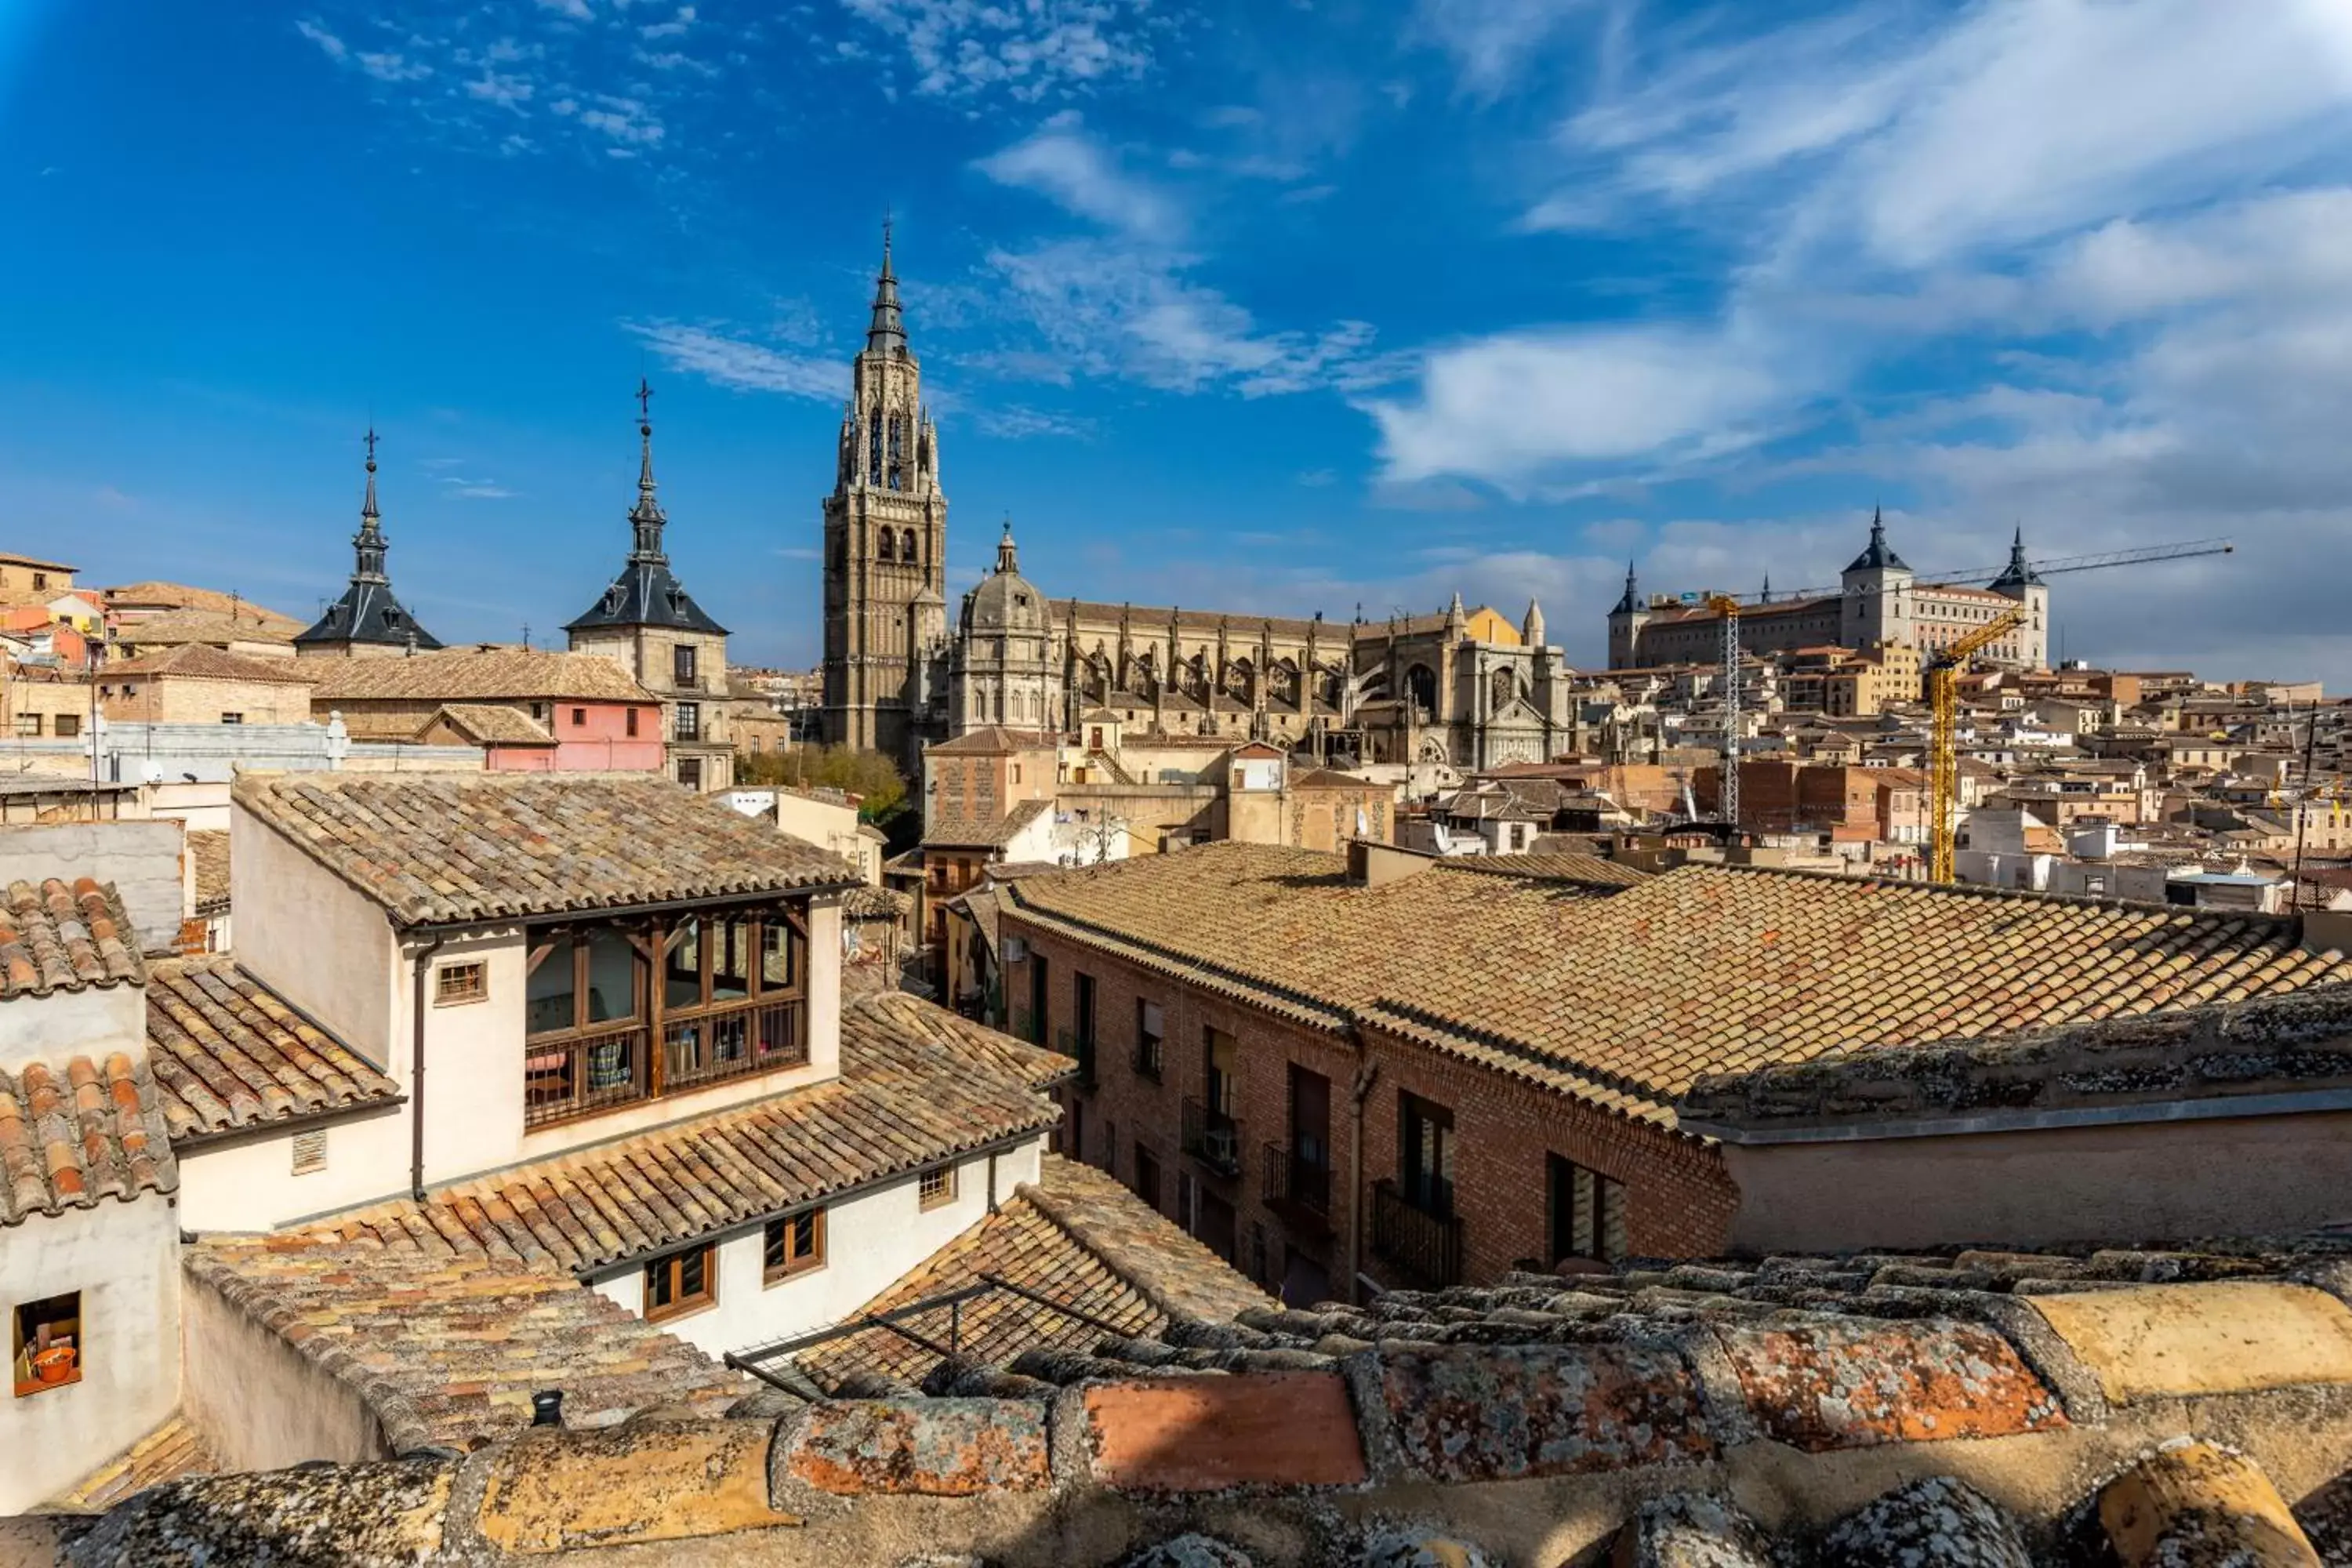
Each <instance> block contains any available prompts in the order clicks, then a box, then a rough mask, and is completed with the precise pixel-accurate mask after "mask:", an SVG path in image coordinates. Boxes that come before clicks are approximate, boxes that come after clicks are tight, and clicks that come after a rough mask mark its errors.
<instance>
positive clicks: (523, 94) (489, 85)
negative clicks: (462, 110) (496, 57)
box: [466, 71, 532, 114]
mask: <svg viewBox="0 0 2352 1568" xmlns="http://www.w3.org/2000/svg"><path fill="white" fill-rule="evenodd" d="M531 92H532V88H531V83H530V79H529V78H527V77H520V76H512V75H509V74H506V73H503V72H499V71H490V72H488V73H486V74H485V75H483V76H482V77H480V78H478V79H476V80H473V81H469V82H467V84H466V96H467V98H470V99H473V100H475V101H477V102H478V103H494V104H496V105H498V106H499V108H500V109H509V110H514V111H515V112H516V113H518V114H520V113H521V112H522V106H523V105H524V104H526V103H528V102H530V97H531Z"/></svg>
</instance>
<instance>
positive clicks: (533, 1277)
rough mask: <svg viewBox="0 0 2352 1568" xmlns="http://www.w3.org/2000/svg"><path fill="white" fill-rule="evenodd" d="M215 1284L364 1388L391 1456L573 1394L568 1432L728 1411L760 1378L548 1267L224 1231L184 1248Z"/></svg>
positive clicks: (481, 1431)
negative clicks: (656, 1412)
mask: <svg viewBox="0 0 2352 1568" xmlns="http://www.w3.org/2000/svg"><path fill="white" fill-rule="evenodd" d="M184 1266H185V1268H186V1270H187V1274H188V1278H189V1281H190V1284H191V1288H192V1289H209V1290H211V1291H214V1292H215V1293H216V1294H218V1295H219V1296H220V1297H221V1298H222V1299H223V1300H226V1301H227V1302H228V1303H229V1304H230V1305H231V1306H233V1307H235V1308H236V1309H237V1310H239V1311H241V1312H243V1313H244V1314H245V1315H246V1316H247V1318H249V1319H251V1320H252V1321H255V1322H256V1323H257V1324H259V1325H260V1326H261V1327H263V1328H265V1329H268V1330H269V1331H272V1332H275V1333H277V1334H279V1335H281V1336H283V1337H284V1338H285V1339H286V1340H287V1342H289V1344H291V1345H292V1347H293V1349H294V1351H295V1352H296V1353H298V1354H299V1355H302V1356H306V1357H308V1358H310V1360H311V1361H313V1362H315V1363H318V1365H319V1366H320V1369H321V1371H322V1372H324V1373H325V1374H326V1375H328V1376H330V1377H332V1378H335V1379H338V1380H341V1382H343V1383H345V1384H348V1385H350V1386H351V1388H352V1392H353V1393H355V1394H357V1395H358V1396H359V1398H360V1399H361V1400H362V1401H363V1402H364V1403H365V1404H366V1405H367V1407H368V1409H369V1410H370V1411H371V1412H372V1413H373V1415H374V1416H375V1418H376V1419H377V1421H379V1422H380V1423H382V1425H383V1432H384V1438H385V1440H386V1442H387V1443H389V1444H390V1446H391V1447H392V1449H393V1451H394V1453H396V1454H397V1453H404V1452H407V1451H409V1450H411V1449H415V1448H419V1447H428V1446H436V1447H451V1448H457V1449H459V1450H461V1451H462V1450H465V1449H468V1448H473V1447H479V1446H480V1445H481V1444H482V1443H483V1442H485V1441H487V1440H488V1439H489V1438H490V1437H493V1436H498V1435H499V1434H500V1433H503V1432H508V1431H512V1430H515V1429H518V1428H520V1427H523V1426H529V1425H530V1415H531V1406H530V1395H531V1393H532V1391H533V1390H535V1389H541V1388H560V1389H562V1391H563V1418H564V1421H565V1423H566V1424H567V1425H572V1426H594V1425H605V1424H610V1423H613V1422H615V1421H618V1420H620V1419H622V1418H623V1417H625V1416H627V1415H633V1414H635V1412H636V1411H638V1410H642V1409H645V1408H646V1407H647V1406H651V1405H666V1406H677V1407H680V1408H681V1409H682V1410H683V1411H688V1412H692V1413H693V1414H695V1415H721V1414H723V1413H724V1412H725V1411H726V1409H727V1407H728V1406H729V1405H732V1404H733V1403H734V1402H735V1401H736V1400H738V1399H740V1398H741V1397H742V1395H743V1394H745V1393H746V1392H747V1391H748V1388H749V1384H748V1383H747V1381H746V1380H745V1379H743V1378H742V1377H741V1376H740V1375H739V1374H737V1373H731V1372H729V1371H727V1370H726V1369H725V1368H724V1367H722V1366H720V1365H719V1363H716V1362H714V1361H712V1360H711V1359H710V1358H709V1356H707V1355H705V1354H704V1353H703V1352H700V1351H698V1350H697V1349H695V1348H694V1347H693V1346H692V1345H689V1344H687V1343H685V1342H683V1341H680V1340H677V1339H673V1338H671V1337H670V1336H669V1335H668V1334H666V1333H663V1332H662V1331H660V1330H659V1329H657V1328H655V1327H654V1326H653V1325H651V1324H649V1323H646V1321H643V1320H642V1319H640V1318H639V1317H638V1316H637V1315H636V1314H635V1312H632V1311H630V1310H628V1309H627V1308H625V1307H623V1306H622V1305H621V1304H620V1303H619V1302H617V1301H614V1300H611V1299H610V1298H608V1297H605V1296H603V1295H600V1294H598V1293H597V1292H596V1291H594V1290H592V1289H588V1288H587V1287H585V1286H583V1285H582V1284H580V1283H579V1282H578V1281H576V1280H573V1279H570V1278H568V1277H566V1276H565V1275H563V1274H562V1273H561V1272H559V1271H557V1270H554V1269H551V1268H528V1267H524V1266H521V1265H519V1264H516V1263H515V1262H513V1261H512V1260H511V1259H510V1258H508V1259H498V1258H485V1257H481V1256H479V1255H474V1256H468V1257H455V1258H453V1257H447V1256H443V1257H439V1258H434V1259H432V1260H430V1261H425V1260H420V1259H419V1258H415V1257H414V1256H412V1255H408V1254H402V1255H399V1256H397V1257H391V1256H387V1255H386V1254H385V1253H384V1252H383V1250H382V1249H381V1248H374V1247H341V1246H335V1245H331V1244H325V1243H320V1242H319V1241H317V1240H315V1239H312V1238H310V1237H300V1236H285V1235H280V1236H268V1237H208V1238H206V1239H205V1241H203V1242H202V1243H200V1244H198V1245H197V1246H196V1247H194V1248H192V1249H190V1250H189V1252H188V1253H187V1255H186V1261H185V1265H184Z"/></svg>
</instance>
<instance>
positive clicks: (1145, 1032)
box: [1135, 997, 1168, 1083]
mask: <svg viewBox="0 0 2352 1568" xmlns="http://www.w3.org/2000/svg"><path fill="white" fill-rule="evenodd" d="M1167 1027H1168V1026H1167V1022H1166V1020H1165V1018H1164V1017H1163V1016H1162V1015H1161V1013H1160V1004H1159V1003H1157V1002H1146V1001H1144V1000H1143V999H1142V998H1141V997H1138V998H1137V999H1136V1003H1135V1070H1136V1071H1137V1072H1139V1073H1140V1074H1142V1075H1143V1076H1144V1077H1145V1078H1148V1079H1150V1080H1151V1081H1152V1082H1154V1083H1158V1082H1159V1081H1160V1046H1161V1043H1162V1042H1163V1041H1164V1040H1165V1039H1166V1038H1167Z"/></svg>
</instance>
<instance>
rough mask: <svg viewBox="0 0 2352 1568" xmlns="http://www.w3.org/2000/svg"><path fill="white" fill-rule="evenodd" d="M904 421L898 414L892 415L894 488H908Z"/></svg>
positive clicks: (892, 484) (891, 483) (891, 437)
mask: <svg viewBox="0 0 2352 1568" xmlns="http://www.w3.org/2000/svg"><path fill="white" fill-rule="evenodd" d="M902 423H903V422H902V421H901V420H900V419H899V417H898V416H897V415H896V414H893V415H892V416H890V488H891V489H894V490H903V489H906V488H907V483H906V479H907V454H906V447H905V437H904V434H903V431H902V429H901V426H902Z"/></svg>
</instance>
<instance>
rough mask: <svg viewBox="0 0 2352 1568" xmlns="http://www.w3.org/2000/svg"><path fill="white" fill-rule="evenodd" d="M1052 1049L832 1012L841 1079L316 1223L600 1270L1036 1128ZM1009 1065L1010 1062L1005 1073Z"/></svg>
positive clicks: (400, 1243)
mask: <svg viewBox="0 0 2352 1568" xmlns="http://www.w3.org/2000/svg"><path fill="white" fill-rule="evenodd" d="M1056 1064H1060V1065H1061V1066H1066V1065H1067V1064H1066V1062H1064V1061H1063V1058H1058V1057H1055V1056H1054V1055H1053V1054H1052V1053H1050V1052H1046V1051H1041V1050H1038V1049H1037V1048H1036V1047H1034V1046H1024V1045H1023V1044H1022V1043H1021V1042H1020V1041H1018V1040H1014V1039H1013V1038H1011V1037H1005V1036H994V1035H992V1032H991V1031H988V1030H984V1029H982V1028H980V1027H979V1026H977V1025H973V1024H968V1023H966V1022H965V1021H964V1020H962V1019H961V1018H958V1017H956V1016H954V1015H953V1014H950V1013H948V1012H946V1011H945V1010H944V1009H942V1008H939V1007H935V1006H932V1005H930V1004H929V1003H926V1002H923V1001H921V1000H920V999H919V998H917V997H913V996H908V995H904V994H899V993H895V992H890V993H882V994H877V995H874V996H870V997H866V998H865V999H863V1000H861V1001H859V1002H857V1003H856V1004H852V1005H845V1006H844V1008H843V1009H842V1019H841V1076H840V1077H839V1078H837V1079H834V1080H833V1081H831V1082H829V1083H821V1084H816V1085H814V1086H812V1087H810V1088H807V1089H796V1090H794V1091H793V1092H791V1093H789V1094H782V1095H778V1096H776V1097H775V1098H773V1099H772V1100H761V1101H758V1102H756V1103H754V1104H751V1105H748V1106H742V1107H739V1108H737V1109H735V1110H723V1111H719V1112H716V1113H714V1114H712V1115H709V1116H702V1117H697V1118H694V1119H692V1120H690V1121H680V1122H677V1123H674V1124H672V1125H671V1126H668V1127H664V1128H660V1129H657V1130H656V1131H651V1132H646V1133H641V1134H639V1135H637V1136H635V1137H633V1138H626V1139H623V1140H621V1141H619V1142H614V1143H607V1144H602V1145H599V1146H597V1147H595V1148H593V1149H587V1150H583V1151H581V1152H577V1153H573V1154H565V1155H560V1156H557V1157H554V1158H551V1159H547V1160H541V1161H537V1162H534V1163H530V1164H527V1165H520V1166H516V1167H514V1168H512V1169H510V1170H506V1171H501V1172H499V1173H495V1174H492V1175H488V1176H484V1177H481V1178H479V1179H478V1180H475V1181H469V1182H461V1183H458V1184H455V1185H453V1186H449V1187H446V1188H443V1189H442V1190H440V1191H438V1192H436V1193H434V1194H431V1195H430V1196H428V1197H427V1198H426V1199H425V1202H424V1203H422V1204H418V1203H415V1202H413V1201H410V1200H407V1199H402V1200H401V1201H399V1202H396V1203H390V1204H383V1205H377V1206H375V1207H373V1208H367V1209H362V1210H358V1211H356V1212H354V1213H352V1214H348V1215H338V1216H336V1217H335V1218H333V1219H331V1220H326V1221H322V1222H320V1225H319V1226H316V1227H314V1233H315V1234H319V1235H323V1236H332V1237H340V1238H341V1239H344V1240H349V1241H352V1242H354V1243H359V1244H373V1245H378V1246H383V1247H394V1248H399V1249H402V1250H413V1251H421V1252H424V1253H426V1254H429V1255H432V1256H436V1257H446V1256H452V1255H455V1256H460V1257H463V1256H473V1255H477V1254H487V1255H488V1256H489V1257H491V1258H499V1259H502V1260H508V1261H513V1260H517V1259H520V1260H521V1261H524V1262H528V1263H542V1262H544V1263H551V1264H554V1265H557V1266H560V1267H562V1268H566V1269H572V1270H585V1269H593V1268H601V1267H603V1266H604V1265H607V1264H610V1263H614V1262H616V1261H618V1260H620V1259H622V1258H634V1257H637V1256H640V1255H642V1254H645V1253H649V1252H655V1251H658V1250H659V1249H661V1248H662V1247H671V1246H675V1245H677V1244H678V1243H681V1242H685V1241H688V1240H691V1239H693V1238H695V1237H701V1236H707V1235H709V1234H710V1233H711V1232H713V1231H716V1230H720V1229H723V1228H725V1227H727V1226H734V1225H740V1224H742V1223H744V1222H746V1221H748V1220H753V1219H758V1218H761V1217H762V1216H764V1215H776V1214H782V1213H785V1212H787V1211H790V1210H792V1209H795V1208H800V1207H804V1206H805V1205H809V1204H812V1203H816V1202H821V1201H823V1200H824V1199H827V1198H832V1197H837V1196H839V1195H840V1194H844V1193H847V1192H851V1191H854V1190H856V1189H857V1188H860V1187H865V1186H868V1185H870V1184H874V1183H876V1182H879V1181H883V1180H886V1179H888V1178H891V1177H896V1176H903V1175H906V1174H908V1173H912V1172H914V1171H917V1170H919V1169H922V1168H923V1167H926V1166H929V1165H933V1164H937V1163H940V1162H941V1161H944V1160H948V1159H950V1158H952V1157H954V1156H956V1155H959V1154H962V1153H964V1152H968V1151H971V1150H974V1149H980V1148H983V1147H986V1146H988V1145H990V1144H992V1143H999V1142H1005V1141H1006V1140H1009V1139H1014V1138H1018V1137H1020V1136H1022V1135H1023V1134H1025V1133H1034V1132H1040V1131H1044V1130H1045V1128H1047V1127H1050V1126H1051V1125H1053V1123H1054V1121H1055V1119H1056V1117H1057V1116H1058V1114H1059V1113H1058V1111H1056V1110H1055V1107H1054V1105H1053V1103H1052V1102H1051V1101H1050V1100H1046V1099H1045V1098H1044V1097H1043V1096H1042V1095H1040V1094H1039V1093H1037V1092H1036V1091H1035V1090H1034V1089H1033V1088H1032V1087H1031V1085H1032V1084H1034V1083H1036V1082H1039V1081H1043V1080H1045V1079H1047V1077H1048V1075H1049V1073H1055V1072H1057V1071H1058V1068H1057V1066H1056ZM1008 1068H1010V1069H1011V1070H1007V1069H1008Z"/></svg>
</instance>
